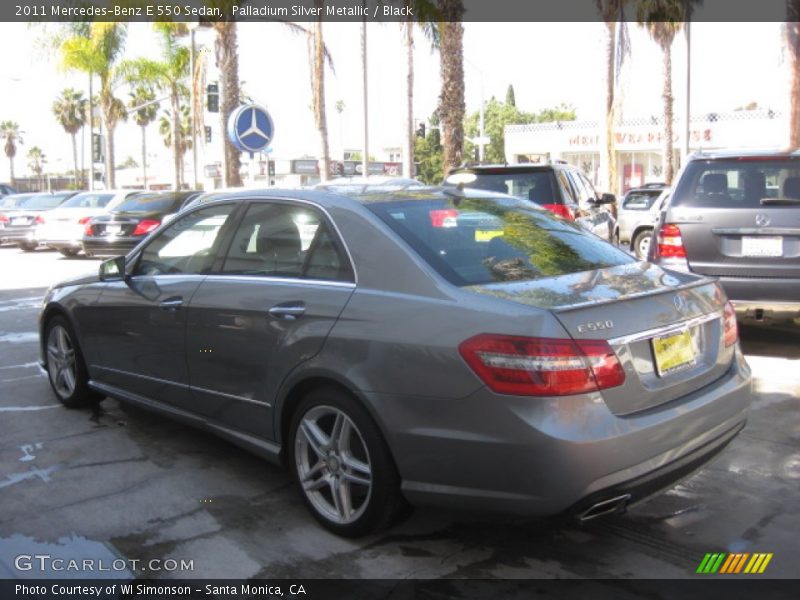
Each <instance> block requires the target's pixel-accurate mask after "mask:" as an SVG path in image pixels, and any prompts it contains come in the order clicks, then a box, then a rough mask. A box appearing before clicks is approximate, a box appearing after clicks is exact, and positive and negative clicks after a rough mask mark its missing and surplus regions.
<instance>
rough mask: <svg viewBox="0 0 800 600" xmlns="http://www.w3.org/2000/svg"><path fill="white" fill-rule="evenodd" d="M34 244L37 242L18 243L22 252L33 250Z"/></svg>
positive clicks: (34, 248)
mask: <svg viewBox="0 0 800 600" xmlns="http://www.w3.org/2000/svg"><path fill="white" fill-rule="evenodd" d="M36 246H37V244H28V243H27V242H26V243H22V244H20V245H19V247H20V249H21V250H22V251H23V252H33V251H34V250H36Z"/></svg>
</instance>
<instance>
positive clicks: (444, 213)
mask: <svg viewBox="0 0 800 600" xmlns="http://www.w3.org/2000/svg"><path fill="white" fill-rule="evenodd" d="M428 216H429V217H430V219H431V225H432V226H433V227H456V226H457V225H458V223H457V222H456V220H457V219H458V210H456V209H455V208H443V209H439V210H431V211H429V212H428Z"/></svg>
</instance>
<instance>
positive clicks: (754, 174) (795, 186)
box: [671, 158, 800, 208]
mask: <svg viewBox="0 0 800 600" xmlns="http://www.w3.org/2000/svg"><path fill="white" fill-rule="evenodd" d="M781 198H787V199H793V200H797V201H800V159H785V158H776V159H765V158H742V159H738V160H734V159H732V160H708V161H693V162H692V163H690V164H689V165H688V166H687V167H686V171H685V172H684V175H683V177H681V180H680V182H679V183H678V186H677V188H676V189H675V193H674V194H673V197H672V200H671V205H672V206H697V207H703V208H712V207H725V208H760V207H761V206H763V205H764V204H771V203H770V200H765V199H777V200H779V199H781ZM791 204H792V203H790V204H789V205H791ZM793 204H794V205H795V206H796V205H797V204H796V203H793ZM774 205H775V206H779V205H780V203H779V202H777V203H775V204H774Z"/></svg>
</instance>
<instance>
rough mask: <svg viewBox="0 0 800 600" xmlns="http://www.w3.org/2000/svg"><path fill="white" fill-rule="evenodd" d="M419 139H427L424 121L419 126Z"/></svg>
mask: <svg viewBox="0 0 800 600" xmlns="http://www.w3.org/2000/svg"><path fill="white" fill-rule="evenodd" d="M417 137H421V138H424V137H425V122H424V121H423V122H422V123H420V124H419V125H417Z"/></svg>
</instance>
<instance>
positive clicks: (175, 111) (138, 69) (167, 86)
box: [120, 22, 190, 190]
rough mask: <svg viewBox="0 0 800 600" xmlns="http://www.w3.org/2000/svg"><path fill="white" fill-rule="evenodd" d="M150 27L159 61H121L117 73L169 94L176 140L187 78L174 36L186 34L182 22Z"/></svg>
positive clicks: (178, 168)
mask: <svg viewBox="0 0 800 600" xmlns="http://www.w3.org/2000/svg"><path fill="white" fill-rule="evenodd" d="M153 28H154V29H155V30H156V32H157V33H158V34H159V36H160V37H161V46H162V53H163V56H164V58H163V59H162V60H151V59H147V58H138V59H136V60H130V61H125V62H123V63H122V64H121V65H120V71H121V73H122V74H123V75H124V76H125V78H126V79H127V80H128V81H130V82H133V81H141V82H145V83H149V84H152V85H154V86H156V87H157V88H158V89H159V90H161V91H162V92H164V93H166V94H168V95H169V101H170V106H171V109H170V114H171V115H173V123H172V136H173V137H175V138H177V137H178V135H177V132H178V130H179V129H180V115H181V100H182V99H183V98H186V97H187V96H188V95H189V88H188V87H187V79H188V77H189V62H190V55H189V49H188V48H186V47H184V46H180V45H179V44H178V37H180V36H184V35H186V34H187V33H188V28H187V27H186V23H171V22H169V23H166V22H160V23H154V24H153ZM172 158H173V168H174V179H173V185H174V187H175V189H176V190H179V189H181V187H182V183H183V182H182V180H181V172H182V171H183V167H182V164H181V161H182V158H181V155H180V154H179V153H178V150H177V148H173V153H172Z"/></svg>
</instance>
